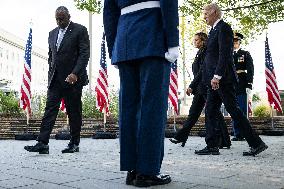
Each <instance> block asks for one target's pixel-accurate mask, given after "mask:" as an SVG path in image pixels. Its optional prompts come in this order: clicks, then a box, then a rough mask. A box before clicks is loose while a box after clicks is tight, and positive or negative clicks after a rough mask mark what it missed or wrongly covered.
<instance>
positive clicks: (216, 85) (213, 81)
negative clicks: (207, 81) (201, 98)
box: [211, 77, 219, 90]
mask: <svg viewBox="0 0 284 189" xmlns="http://www.w3.org/2000/svg"><path fill="white" fill-rule="evenodd" d="M211 86H212V89H213V90H217V89H219V79H217V78H216V77H213V79H211Z"/></svg>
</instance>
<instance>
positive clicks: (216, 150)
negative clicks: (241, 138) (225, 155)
mask: <svg viewBox="0 0 284 189" xmlns="http://www.w3.org/2000/svg"><path fill="white" fill-rule="evenodd" d="M194 153H195V154H197V155H211V154H212V155H220V152H219V148H218V147H213V148H209V147H207V146H206V147H205V148H203V149H202V150H195V152H194Z"/></svg>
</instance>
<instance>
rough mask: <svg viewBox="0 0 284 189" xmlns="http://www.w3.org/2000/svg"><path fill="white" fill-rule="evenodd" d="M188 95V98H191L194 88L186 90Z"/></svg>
mask: <svg viewBox="0 0 284 189" xmlns="http://www.w3.org/2000/svg"><path fill="white" fill-rule="evenodd" d="M186 94H187V96H190V94H192V88H188V89H187V90H186Z"/></svg>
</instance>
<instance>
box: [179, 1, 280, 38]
mask: <svg viewBox="0 0 284 189" xmlns="http://www.w3.org/2000/svg"><path fill="white" fill-rule="evenodd" d="M210 2H211V1H209V0H184V3H183V5H182V6H180V11H181V13H182V15H184V16H187V17H189V21H190V23H191V25H192V30H193V33H196V31H201V30H205V28H206V26H205V24H204V22H203V18H202V8H203V6H204V5H206V4H209V3H210ZM218 5H219V6H220V7H221V9H222V11H223V18H224V19H225V20H226V21H227V22H229V23H230V24H231V25H232V28H233V30H234V31H237V32H241V33H243V34H244V35H245V36H246V39H253V38H256V37H257V36H258V35H259V34H261V33H262V32H263V31H265V30H266V29H267V28H268V24H269V23H273V22H279V21H283V20H284V8H283V7H284V0H219V1H218Z"/></svg>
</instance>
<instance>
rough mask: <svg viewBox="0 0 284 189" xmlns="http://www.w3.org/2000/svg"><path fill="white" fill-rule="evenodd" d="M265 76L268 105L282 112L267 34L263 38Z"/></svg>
mask: <svg viewBox="0 0 284 189" xmlns="http://www.w3.org/2000/svg"><path fill="white" fill-rule="evenodd" d="M265 77H266V91H267V95H268V101H269V103H270V105H271V106H273V107H274V109H276V110H277V111H278V112H282V107H281V100H280V95H279V90H278V86H277V82H276V75H275V72H274V66H273V63H272V57H271V53H270V49H269V45H268V38H267V36H266V40H265Z"/></svg>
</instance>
